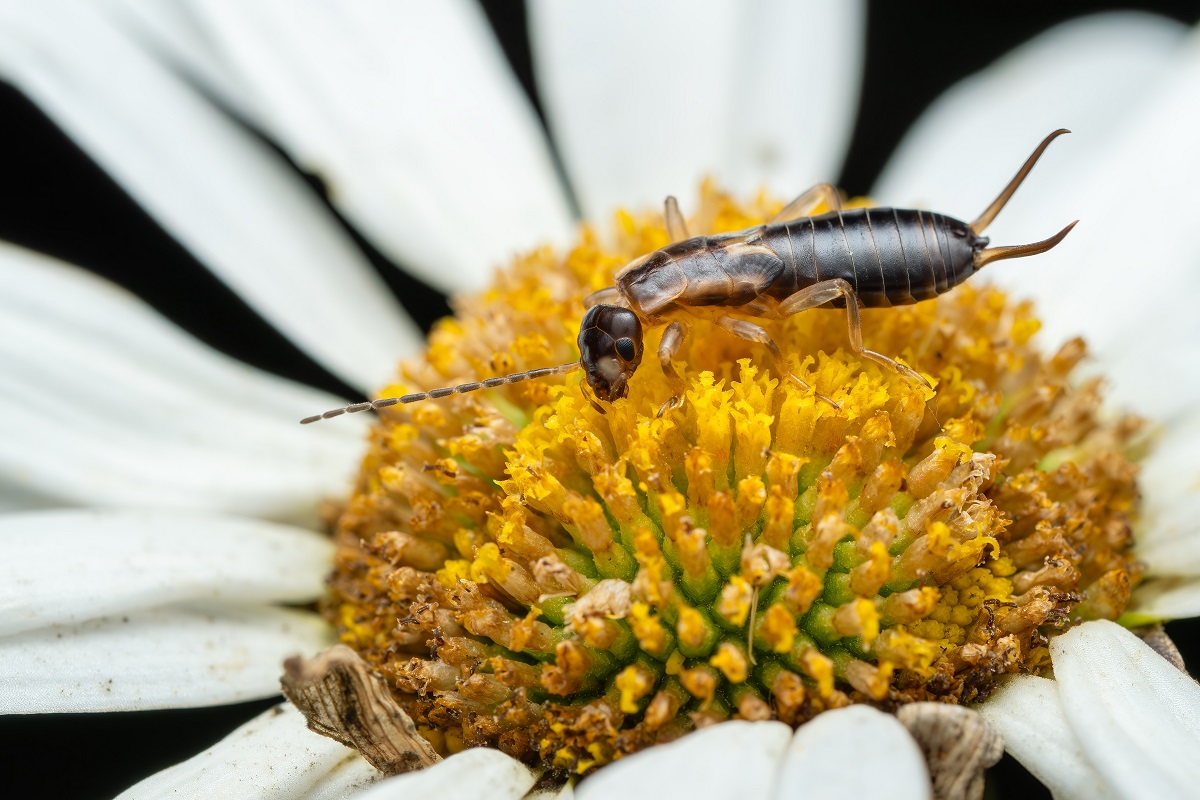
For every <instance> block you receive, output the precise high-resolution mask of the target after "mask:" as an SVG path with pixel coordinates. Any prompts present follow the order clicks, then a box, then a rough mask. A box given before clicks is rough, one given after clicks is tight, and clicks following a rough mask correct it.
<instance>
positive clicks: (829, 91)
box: [529, 0, 866, 218]
mask: <svg viewBox="0 0 1200 800" xmlns="http://www.w3.org/2000/svg"><path fill="white" fill-rule="evenodd" d="M529 14H530V32H531V37H532V47H533V54H534V57H535V60H536V64H537V67H538V86H539V89H540V91H541V95H542V98H543V100H544V104H545V110H546V116H547V118H548V120H549V122H550V124H551V128H552V130H553V131H554V133H555V136H556V140H557V141H558V143H559V145H560V149H561V152H562V155H563V159H564V161H565V163H566V167H567V171H568V172H569V174H570V176H571V178H572V181H573V183H574V185H575V187H576V189H577V192H578V194H579V197H580V201H581V203H582V205H583V210H584V212H585V215H587V216H590V217H592V218H596V217H597V216H598V215H600V216H601V217H603V216H604V215H607V214H609V213H610V212H611V210H612V209H613V208H614V207H616V206H625V207H630V206H632V207H638V206H646V205H651V206H657V205H658V204H661V203H662V201H663V197H664V196H666V195H667V194H677V195H680V196H681V197H683V198H688V197H691V196H692V192H693V191H694V189H695V188H696V185H697V183H698V181H699V180H700V178H701V177H702V176H703V175H705V174H713V175H715V176H716V178H717V179H718V180H719V181H720V182H721V183H722V184H724V185H726V186H728V187H729V188H732V189H735V190H737V191H742V192H745V191H751V190H754V189H756V188H758V187H759V186H760V185H762V184H767V185H769V186H770V187H771V188H772V189H774V190H775V191H776V192H777V193H779V194H781V195H788V196H794V195H796V194H799V193H800V192H801V191H803V190H805V189H807V188H808V187H809V186H811V185H813V184H814V183H817V182H819V181H828V180H834V179H836V177H837V170H838V168H839V165H840V162H841V159H842V157H843V156H844V154H845V148H846V146H847V145H848V143H849V136H848V131H849V129H850V125H851V123H852V122H853V119H854V114H855V112H856V110H857V107H858V87H859V80H860V76H861V62H862V50H863V37H864V28H865V18H866V15H865V11H864V8H863V4H861V3H859V2H839V3H819V2H785V0H753V2H749V3H743V2H734V0H702V1H701V2H697V1H696V0H676V1H675V2H665V3H652V4H646V3H639V2H636V0H623V1H622V2H607V3H562V2H556V0H537V1H536V2H533V3H530V4H529ZM789 199H790V198H789ZM686 205H687V203H686V200H685V210H686Z"/></svg>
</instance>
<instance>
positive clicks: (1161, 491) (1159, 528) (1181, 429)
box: [1137, 411, 1200, 575]
mask: <svg viewBox="0 0 1200 800" xmlns="http://www.w3.org/2000/svg"><path fill="white" fill-rule="evenodd" d="M1197 452H1200V413H1196V412H1195V411H1190V412H1188V413H1187V414H1186V416H1185V417H1183V418H1181V419H1176V420H1173V421H1171V422H1170V423H1169V424H1167V425H1164V426H1162V430H1161V435H1160V436H1159V437H1158V440H1157V441H1156V442H1155V443H1154V448H1153V449H1152V450H1151V451H1150V454H1149V455H1148V456H1147V457H1146V459H1145V461H1144V462H1143V463H1142V465H1141V474H1140V475H1139V476H1138V482H1139V484H1140V485H1141V487H1142V491H1143V492H1144V493H1145V500H1144V504H1143V507H1142V513H1141V522H1140V524H1139V525H1138V527H1137V537H1138V557H1139V558H1141V559H1142V560H1143V561H1145V562H1147V563H1148V564H1149V565H1150V571H1151V574H1154V575H1200V552H1197V548H1198V547H1200V461H1198V460H1197V458H1196V453H1197Z"/></svg>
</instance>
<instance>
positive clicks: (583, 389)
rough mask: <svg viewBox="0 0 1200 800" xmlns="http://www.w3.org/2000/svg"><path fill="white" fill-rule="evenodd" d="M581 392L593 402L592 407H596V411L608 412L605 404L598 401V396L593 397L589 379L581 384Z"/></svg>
mask: <svg viewBox="0 0 1200 800" xmlns="http://www.w3.org/2000/svg"><path fill="white" fill-rule="evenodd" d="M579 393H580V394H582V395H583V399H584V400H587V401H588V402H589V403H591V404H592V408H594V409H596V411H597V412H598V413H600V414H607V413H608V412H607V411H605V410H604V406H602V405H600V404H599V403H597V402H596V398H594V397H592V393H591V392H589V391H588V390H587V381H584V382H582V383H580V384H579Z"/></svg>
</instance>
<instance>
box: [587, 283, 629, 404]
mask: <svg viewBox="0 0 1200 800" xmlns="http://www.w3.org/2000/svg"><path fill="white" fill-rule="evenodd" d="M579 363H580V365H582V366H583V370H584V374H585V375H586V376H587V382H588V385H589V386H591V387H592V391H593V392H594V393H595V395H596V397H597V398H599V399H600V400H603V401H605V402H611V401H613V400H620V399H621V398H622V397H624V396H625V395H626V393H628V391H629V378H630V377H631V376H632V375H633V372H634V370H636V369H637V368H638V364H641V363H642V323H641V322H640V321H639V320H638V318H637V314H634V313H633V312H632V311H630V310H629V309H627V308H622V307H620V306H604V305H600V306H593V307H592V308H590V309H588V312H587V314H585V315H584V317H583V322H581V323H580V325H579Z"/></svg>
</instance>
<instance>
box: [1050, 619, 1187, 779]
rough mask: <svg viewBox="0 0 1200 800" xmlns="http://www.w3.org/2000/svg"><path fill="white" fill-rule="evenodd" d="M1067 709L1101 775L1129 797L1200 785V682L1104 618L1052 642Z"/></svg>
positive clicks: (1056, 670) (1057, 677) (1077, 733)
mask: <svg viewBox="0 0 1200 800" xmlns="http://www.w3.org/2000/svg"><path fill="white" fill-rule="evenodd" d="M1050 654H1051V658H1052V659H1053V661H1054V674H1055V678H1056V680H1057V682H1058V685H1059V693H1060V696H1061V698H1062V704H1063V709H1064V711H1065V712H1066V715H1067V721H1068V722H1069V723H1070V725H1071V729H1072V730H1073V731H1074V732H1075V736H1076V737H1078V739H1079V741H1080V742H1082V744H1083V746H1084V749H1085V751H1086V752H1087V754H1088V758H1089V759H1090V760H1091V762H1092V763H1093V764H1094V765H1095V767H1096V770H1097V771H1098V772H1100V774H1101V775H1103V776H1104V777H1105V779H1106V780H1107V781H1108V782H1109V783H1110V784H1111V785H1112V786H1113V787H1114V788H1115V789H1116V790H1117V792H1118V794H1120V795H1122V796H1124V797H1188V796H1194V793H1195V791H1196V787H1198V786H1200V760H1197V758H1196V754H1197V753H1200V684H1197V683H1196V682H1195V681H1194V680H1193V679H1192V678H1190V677H1189V676H1187V675H1185V674H1184V673H1183V672H1180V671H1179V670H1178V669H1176V668H1175V667H1173V666H1172V665H1171V664H1170V663H1168V662H1167V661H1166V659H1164V658H1163V657H1162V656H1160V655H1159V654H1158V653H1155V652H1154V651H1153V650H1151V649H1150V647H1149V646H1148V645H1147V644H1146V643H1145V642H1143V641H1142V640H1141V639H1139V638H1138V637H1136V636H1134V635H1133V634H1132V633H1130V632H1129V631H1127V630H1125V629H1124V628H1122V627H1121V626H1119V625H1117V624H1115V623H1112V622H1108V621H1106V620H1104V621H1098V622H1087V623H1084V624H1083V625H1080V626H1078V627H1077V628H1074V629H1072V630H1070V631H1067V632H1066V633H1064V634H1063V635H1062V636H1058V637H1055V638H1054V639H1051V641H1050Z"/></svg>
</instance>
